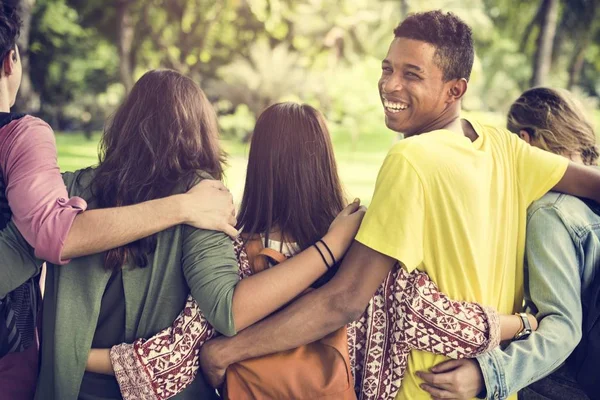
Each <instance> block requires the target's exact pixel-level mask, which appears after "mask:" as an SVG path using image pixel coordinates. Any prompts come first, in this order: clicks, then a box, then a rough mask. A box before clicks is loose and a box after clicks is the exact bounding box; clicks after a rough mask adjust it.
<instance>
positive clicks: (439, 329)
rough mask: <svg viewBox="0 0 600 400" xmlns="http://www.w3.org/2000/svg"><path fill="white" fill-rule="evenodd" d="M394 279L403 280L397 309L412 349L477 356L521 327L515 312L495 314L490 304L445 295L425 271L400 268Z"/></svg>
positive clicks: (450, 355)
mask: <svg viewBox="0 0 600 400" xmlns="http://www.w3.org/2000/svg"><path fill="white" fill-rule="evenodd" d="M397 279H402V280H405V281H406V289H405V290H404V291H405V293H404V294H403V296H402V301H401V302H400V307H399V308H400V310H399V312H400V313H401V315H400V318H402V319H404V321H405V324H404V326H405V327H410V329H405V330H404V334H405V339H406V341H407V344H408V345H409V346H410V347H411V348H413V349H416V350H422V351H428V352H430V353H435V354H441V355H445V356H448V357H451V358H465V357H469V358H471V357H477V356H478V355H480V354H483V353H485V352H487V351H490V350H492V349H494V348H496V347H497V346H498V345H499V343H500V341H504V340H510V339H512V338H513V337H514V336H515V335H516V334H517V333H518V332H519V330H520V328H521V319H520V317H518V316H516V315H504V314H502V315H498V313H497V312H496V310H494V309H492V308H490V307H484V306H482V305H480V304H478V303H472V302H467V301H458V300H453V299H451V298H449V297H448V296H446V295H445V294H444V293H441V292H440V291H439V289H438V287H437V285H436V284H435V283H434V282H433V281H432V280H431V279H430V278H429V275H427V274H426V273H425V272H421V271H418V270H414V271H413V272H411V273H410V274H409V273H407V272H406V271H404V270H400V271H398V278H397ZM528 318H529V321H530V324H531V326H532V328H533V329H534V330H535V329H537V321H536V319H535V318H534V317H533V315H528ZM427 337H435V338H436V339H437V340H426V339H427ZM440 341H441V342H442V343H443V342H446V341H451V342H452V343H453V345H452V346H451V347H450V348H449V347H444V346H436V345H435V343H440Z"/></svg>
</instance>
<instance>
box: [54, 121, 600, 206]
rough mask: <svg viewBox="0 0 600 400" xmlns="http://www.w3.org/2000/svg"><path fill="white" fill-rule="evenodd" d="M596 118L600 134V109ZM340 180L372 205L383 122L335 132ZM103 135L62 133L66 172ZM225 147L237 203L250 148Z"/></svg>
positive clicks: (89, 154)
mask: <svg viewBox="0 0 600 400" xmlns="http://www.w3.org/2000/svg"><path fill="white" fill-rule="evenodd" d="M467 115H468V116H470V117H472V118H475V119H478V120H480V121H482V122H485V123H487V124H489V125H495V126H504V124H505V121H504V117H503V116H502V115H500V114H494V113H482V112H471V113H467ZM594 117H595V118H594V119H595V120H596V126H597V127H599V128H598V129H597V131H600V110H598V111H597V112H596V113H595V115H594ZM331 135H332V140H333V145H334V149H335V154H336V159H337V164H338V171H339V175H340V179H341V180H342V183H343V185H344V189H345V192H346V194H347V197H348V199H349V200H352V199H354V198H355V197H359V198H360V199H361V200H362V202H363V204H366V205H368V204H369V203H370V201H371V196H372V195H373V188H374V185H375V179H376V178H377V172H378V171H379V167H380V166H381V164H382V162H383V159H384V158H385V155H386V153H387V150H388V149H389V148H390V146H391V145H392V144H393V142H394V141H395V140H396V135H395V134H394V133H392V132H391V131H389V130H388V129H387V128H386V127H385V126H384V125H383V121H381V125H377V126H374V127H373V130H372V131H371V132H370V133H368V134H362V135H360V136H359V137H358V138H357V139H356V140H355V141H353V140H352V138H351V136H350V135H349V134H348V133H347V132H344V131H342V130H336V129H332V131H331ZM99 138H100V134H99V133H96V134H95V135H94V136H93V138H92V140H87V139H85V137H84V136H83V135H82V134H80V133H69V134H66V133H58V134H57V135H56V143H57V146H58V163H59V165H60V167H61V170H62V171H73V170H76V169H79V168H84V167H88V166H90V165H94V164H96V163H97V161H98V157H97V143H98V140H99ZM222 144H223V147H224V148H225V150H226V151H227V153H228V154H229V158H228V167H227V169H226V178H225V179H226V184H227V186H228V187H229V189H230V190H231V192H232V193H233V195H234V198H235V200H236V201H237V202H239V200H240V199H241V196H242V192H243V190H244V179H245V176H246V166H247V157H248V146H247V145H246V144H243V143H240V142H238V141H233V140H222Z"/></svg>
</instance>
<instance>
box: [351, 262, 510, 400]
mask: <svg viewBox="0 0 600 400" xmlns="http://www.w3.org/2000/svg"><path fill="white" fill-rule="evenodd" d="M348 334H349V336H350V335H351V334H352V335H353V336H354V338H353V342H351V343H349V345H352V346H354V349H355V350H354V356H355V357H356V364H355V370H354V377H355V385H356V387H355V389H356V393H357V395H358V398H359V399H363V400H364V399H388V398H393V397H394V396H395V395H396V393H397V392H398V389H399V388H400V384H401V382H402V378H403V376H404V373H405V371H406V363H407V361H408V355H409V353H410V351H411V350H413V349H415V350H423V351H428V352H431V353H435V354H441V355H445V356H448V357H451V358H465V357H469V358H471V357H475V356H477V355H479V354H481V353H483V352H485V351H488V350H491V349H493V348H494V347H496V346H498V344H499V342H500V321H499V319H498V314H497V313H496V311H495V310H493V309H490V308H484V307H482V306H480V305H478V304H476V303H468V302H461V301H454V300H451V299H449V298H448V297H447V296H446V295H444V294H443V293H440V292H439V290H438V288H437V286H436V285H435V284H434V283H433V282H432V281H431V280H430V279H429V276H428V275H427V274H425V273H424V272H420V271H417V270H415V271H413V272H412V273H408V272H407V271H406V270H404V269H403V268H400V267H398V266H397V267H396V268H394V270H392V271H391V272H390V273H389V274H388V276H387V278H386V279H385V280H384V282H383V283H382V284H381V285H380V287H379V289H378V290H377V292H376V293H375V295H374V296H373V298H372V299H371V301H370V302H369V306H368V307H367V309H366V310H365V312H364V314H363V315H362V316H361V318H360V319H358V320H357V321H355V322H353V323H352V324H350V325H349V327H348Z"/></svg>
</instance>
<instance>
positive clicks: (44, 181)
mask: <svg viewBox="0 0 600 400" xmlns="http://www.w3.org/2000/svg"><path fill="white" fill-rule="evenodd" d="M0 169H1V170H2V174H3V177H4V182H5V183H6V197H7V199H8V204H9V206H10V209H11V212H12V218H13V221H14V222H15V225H16V226H17V228H18V229H19V231H20V232H21V234H22V235H23V237H24V238H25V239H26V240H27V242H28V243H29V244H30V245H31V246H32V247H33V248H34V249H35V255H36V257H38V258H41V259H44V260H47V261H49V262H52V263H54V264H66V263H67V262H69V260H61V253H62V249H63V247H64V243H65V240H66V238H67V234H68V233H69V230H70V229H71V225H72V224H73V221H74V220H75V217H76V216H77V214H79V213H80V212H82V211H84V210H85V209H86V208H87V203H86V202H85V200H83V199H82V198H80V197H72V198H71V199H69V198H68V197H69V196H68V193H67V189H66V187H65V184H64V182H63V180H62V177H61V175H60V170H59V168H58V164H57V157H56V142H55V139H54V132H53V131H52V128H50V126H49V125H48V124H47V123H45V122H44V121H42V120H41V119H39V118H35V117H32V116H24V117H22V118H20V119H17V120H14V121H11V122H10V123H8V124H7V125H5V126H3V127H2V128H0Z"/></svg>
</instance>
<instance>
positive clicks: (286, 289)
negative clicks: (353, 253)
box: [233, 235, 346, 332]
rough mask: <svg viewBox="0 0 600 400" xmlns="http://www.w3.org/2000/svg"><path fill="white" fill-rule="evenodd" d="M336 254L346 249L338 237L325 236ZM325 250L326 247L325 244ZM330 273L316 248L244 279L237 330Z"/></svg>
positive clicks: (236, 303) (236, 300) (237, 300)
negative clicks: (326, 273) (336, 238)
mask: <svg viewBox="0 0 600 400" xmlns="http://www.w3.org/2000/svg"><path fill="white" fill-rule="evenodd" d="M324 240H325V242H326V243H327V244H328V245H329V247H330V248H331V250H332V252H333V254H334V257H336V259H340V258H341V256H342V255H343V254H344V251H345V250H346V249H345V247H344V246H343V245H342V244H341V243H338V242H337V241H336V240H335V238H332V237H328V236H327V235H326V236H325V238H324ZM321 250H322V251H323V253H325V249H324V248H323V247H321ZM325 272H327V266H326V265H325V264H324V262H323V260H322V258H321V256H320V255H319V253H318V252H317V250H316V249H315V248H314V247H312V246H311V247H309V248H308V249H306V250H304V251H303V252H301V253H300V254H298V255H296V256H294V257H293V258H290V259H288V260H286V261H284V262H282V263H281V264H279V265H276V266H275V267H273V268H269V269H267V270H265V271H262V272H261V273H260V274H256V275H253V276H250V277H248V278H247V279H243V280H241V281H240V282H239V283H238V284H237V285H236V287H235V292H234V294H233V315H234V320H235V328H236V331H238V332H239V331H241V330H242V329H244V328H246V327H248V326H250V325H252V324H254V323H256V322H257V321H260V320H261V319H263V318H265V317H266V316H268V315H270V314H272V313H273V312H275V311H277V310H278V309H279V308H281V307H282V306H284V305H285V304H287V303H288V302H290V301H291V300H293V299H294V298H295V297H296V296H298V295H299V294H300V293H302V292H303V291H304V290H306V288H308V287H309V286H310V285H311V284H312V283H313V282H314V281H315V280H317V279H318V278H319V277H320V276H322V275H323V274H324V273H325Z"/></svg>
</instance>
